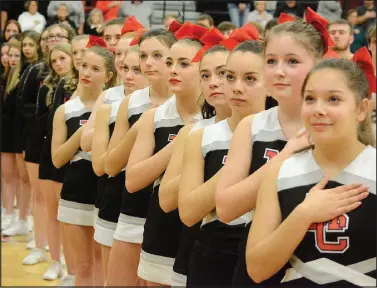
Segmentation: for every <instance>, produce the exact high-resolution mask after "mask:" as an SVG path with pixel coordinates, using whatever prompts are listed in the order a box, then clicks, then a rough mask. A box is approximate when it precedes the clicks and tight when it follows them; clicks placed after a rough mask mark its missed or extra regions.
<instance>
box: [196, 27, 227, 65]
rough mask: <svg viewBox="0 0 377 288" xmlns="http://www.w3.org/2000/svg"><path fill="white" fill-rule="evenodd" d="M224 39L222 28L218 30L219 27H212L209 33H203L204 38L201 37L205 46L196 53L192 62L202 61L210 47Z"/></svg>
mask: <svg viewBox="0 0 377 288" xmlns="http://www.w3.org/2000/svg"><path fill="white" fill-rule="evenodd" d="M223 40H225V37H224V35H223V33H221V32H220V30H218V29H217V28H215V27H212V28H211V29H210V30H208V32H207V33H205V34H204V35H203V37H202V38H200V42H202V43H203V44H204V46H203V47H202V48H201V49H200V50H199V52H198V53H197V54H196V55H195V57H194V59H192V62H200V60H202V57H203V55H204V53H205V52H206V51H207V50H208V49H210V48H211V47H213V46H216V45H218V44H219V43H220V42H221V41H223Z"/></svg>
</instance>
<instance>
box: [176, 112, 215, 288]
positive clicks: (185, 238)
mask: <svg viewBox="0 0 377 288" xmlns="http://www.w3.org/2000/svg"><path fill="white" fill-rule="evenodd" d="M215 122H216V117H212V118H210V119H203V120H200V121H199V122H198V123H196V124H195V125H194V126H193V127H192V129H191V131H190V134H191V133H192V132H194V131H196V130H199V129H202V128H204V127H207V126H210V125H212V124H215ZM199 228H200V223H198V224H196V225H194V226H192V227H187V226H186V225H185V224H183V223H182V232H181V238H180V243H179V248H178V251H177V256H176V257H175V261H174V266H173V273H172V286H174V287H175V286H186V283H187V273H188V272H187V271H188V266H189V259H190V255H191V250H192V247H193V246H194V243H195V240H196V238H197V235H198V233H199Z"/></svg>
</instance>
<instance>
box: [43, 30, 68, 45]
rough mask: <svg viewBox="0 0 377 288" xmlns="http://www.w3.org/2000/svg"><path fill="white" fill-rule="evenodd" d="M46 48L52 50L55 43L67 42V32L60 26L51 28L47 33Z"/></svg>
mask: <svg viewBox="0 0 377 288" xmlns="http://www.w3.org/2000/svg"><path fill="white" fill-rule="evenodd" d="M47 39H48V42H47V44H48V49H49V50H52V48H54V47H55V45H57V44H61V43H68V42H69V41H68V32H67V31H66V30H65V29H62V28H60V27H54V28H52V29H51V30H50V31H49V33H48V38H47Z"/></svg>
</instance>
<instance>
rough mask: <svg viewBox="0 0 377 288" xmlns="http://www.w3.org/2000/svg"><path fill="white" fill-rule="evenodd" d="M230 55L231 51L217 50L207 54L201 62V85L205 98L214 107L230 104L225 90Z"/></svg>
mask: <svg viewBox="0 0 377 288" xmlns="http://www.w3.org/2000/svg"><path fill="white" fill-rule="evenodd" d="M228 56H229V52H215V53H211V54H208V55H205V56H204V57H203V59H202V61H201V63H200V87H201V89H202V91H203V96H204V98H205V99H206V100H207V102H208V104H209V105H211V106H213V107H216V106H218V105H228V104H227V102H226V99H225V91H224V82H225V75H226V60H227V59H228Z"/></svg>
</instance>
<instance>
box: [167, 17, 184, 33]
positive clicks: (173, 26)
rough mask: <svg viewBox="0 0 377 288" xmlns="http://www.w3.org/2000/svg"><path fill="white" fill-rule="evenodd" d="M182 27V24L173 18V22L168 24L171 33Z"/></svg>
mask: <svg viewBox="0 0 377 288" xmlns="http://www.w3.org/2000/svg"><path fill="white" fill-rule="evenodd" d="M181 27H182V24H181V23H179V22H178V21H177V20H174V21H173V22H171V24H170V26H169V31H170V32H172V33H173V34H174V33H175V32H177V31H178V30H179V29H181Z"/></svg>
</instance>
